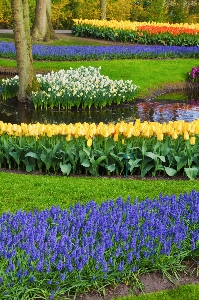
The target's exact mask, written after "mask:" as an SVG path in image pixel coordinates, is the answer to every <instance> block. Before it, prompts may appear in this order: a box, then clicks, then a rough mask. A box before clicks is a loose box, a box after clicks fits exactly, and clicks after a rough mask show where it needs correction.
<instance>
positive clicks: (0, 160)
mask: <svg viewBox="0 0 199 300" xmlns="http://www.w3.org/2000/svg"><path fill="white" fill-rule="evenodd" d="M3 161H4V154H3V152H0V166H1V164H2V163H3Z"/></svg>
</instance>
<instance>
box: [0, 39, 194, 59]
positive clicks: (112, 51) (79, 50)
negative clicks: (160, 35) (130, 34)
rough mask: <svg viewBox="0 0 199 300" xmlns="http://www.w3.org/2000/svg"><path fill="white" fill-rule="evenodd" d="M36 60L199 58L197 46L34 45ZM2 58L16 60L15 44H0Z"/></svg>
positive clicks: (33, 50)
mask: <svg viewBox="0 0 199 300" xmlns="http://www.w3.org/2000/svg"><path fill="white" fill-rule="evenodd" d="M32 52H33V58H34V59H35V60H52V61H81V60H100V59H103V60H106V59H107V60H109V59H132V58H148V59H152V58H192V57H199V51H198V47H197V46H190V47H187V46H167V47H164V46H160V45H159V46H152V45H150V46H145V45H139V46H130V45H125V46H123V45H113V46H44V45H33V49H32ZM0 57H2V58H13V59H15V58H16V51H15V46H14V44H13V43H9V42H0Z"/></svg>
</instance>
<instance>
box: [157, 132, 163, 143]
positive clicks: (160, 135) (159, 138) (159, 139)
mask: <svg viewBox="0 0 199 300" xmlns="http://www.w3.org/2000/svg"><path fill="white" fill-rule="evenodd" d="M163 137H164V135H163V133H162V132H159V133H158V134H157V140H158V141H162V140H163Z"/></svg>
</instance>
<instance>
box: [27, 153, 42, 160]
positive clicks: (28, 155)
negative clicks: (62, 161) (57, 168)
mask: <svg viewBox="0 0 199 300" xmlns="http://www.w3.org/2000/svg"><path fill="white" fill-rule="evenodd" d="M25 157H32V158H35V159H39V156H38V155H37V153H34V152H28V153H26V155H25Z"/></svg>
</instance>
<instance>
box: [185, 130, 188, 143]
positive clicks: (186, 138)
mask: <svg viewBox="0 0 199 300" xmlns="http://www.w3.org/2000/svg"><path fill="white" fill-rule="evenodd" d="M184 140H186V141H188V140H189V134H188V132H187V131H185V132H184Z"/></svg>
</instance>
